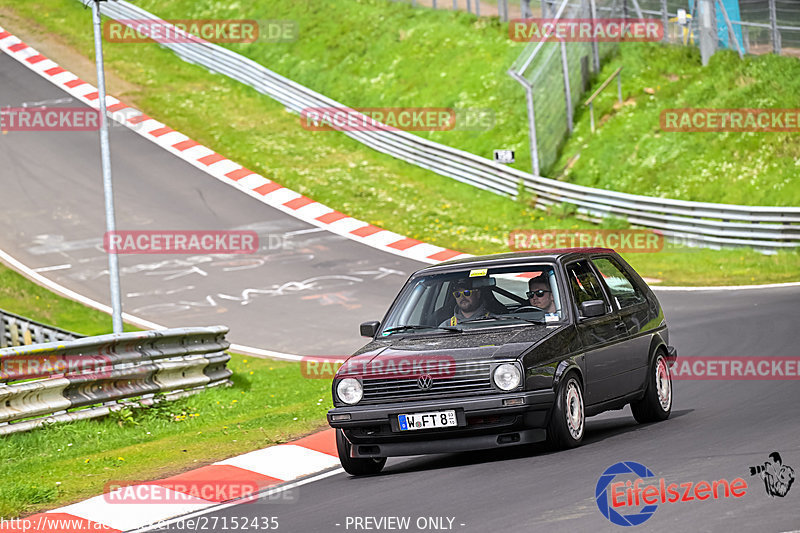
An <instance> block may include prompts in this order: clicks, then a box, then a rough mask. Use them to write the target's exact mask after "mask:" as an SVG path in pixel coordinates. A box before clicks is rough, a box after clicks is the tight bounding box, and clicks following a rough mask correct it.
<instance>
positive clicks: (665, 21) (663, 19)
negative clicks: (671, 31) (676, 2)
mask: <svg viewBox="0 0 800 533" xmlns="http://www.w3.org/2000/svg"><path fill="white" fill-rule="evenodd" d="M668 23H669V13H667V0H661V25H662V26H663V27H664V42H665V43H666V42H669V36H668V35H667V24H668Z"/></svg>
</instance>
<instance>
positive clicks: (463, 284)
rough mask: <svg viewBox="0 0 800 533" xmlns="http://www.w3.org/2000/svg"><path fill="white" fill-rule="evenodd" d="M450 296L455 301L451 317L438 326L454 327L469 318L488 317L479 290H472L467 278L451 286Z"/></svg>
mask: <svg viewBox="0 0 800 533" xmlns="http://www.w3.org/2000/svg"><path fill="white" fill-rule="evenodd" d="M452 294H453V298H455V299H456V307H455V311H454V313H453V316H452V317H450V318H448V319H447V320H445V321H444V322H442V323H441V324H439V325H440V326H455V325H456V324H458V323H459V322H463V321H464V320H467V319H470V318H482V317H485V316H489V311H487V309H486V306H485V305H484V301H483V294H482V293H481V290H480V289H473V288H472V282H471V281H470V280H469V279H468V278H466V279H460V280H458V281H456V282H455V283H454V284H453V289H452Z"/></svg>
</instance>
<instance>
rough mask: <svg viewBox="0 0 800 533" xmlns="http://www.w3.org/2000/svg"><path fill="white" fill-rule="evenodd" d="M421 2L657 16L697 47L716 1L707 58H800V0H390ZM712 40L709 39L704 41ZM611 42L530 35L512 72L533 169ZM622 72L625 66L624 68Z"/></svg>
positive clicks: (523, 11) (492, 9)
mask: <svg viewBox="0 0 800 533" xmlns="http://www.w3.org/2000/svg"><path fill="white" fill-rule="evenodd" d="M392 1H394V2H404V3H408V4H411V5H413V6H416V7H426V8H433V9H458V10H463V11H467V12H470V13H473V14H475V15H478V16H498V17H499V18H500V19H501V20H503V21H508V20H513V19H519V18H540V17H541V18H551V19H553V18H557V19H559V20H563V19H576V18H578V19H588V18H596V19H609V18H648V19H657V20H659V21H660V22H661V25H662V27H663V28H664V38H663V41H664V42H666V43H671V44H682V45H687V46H700V42H701V40H702V39H701V28H700V19H701V17H700V16H699V13H698V11H699V12H700V13H702V12H703V7H702V4H703V3H705V2H707V3H708V5H714V6H715V7H714V9H713V10H712V11H713V14H712V15H711V18H712V23H711V24H712V33H713V28H714V27H715V28H716V39H714V38H713V35H712V37H711V39H712V40H715V41H716V42H714V43H713V44H712V45H711V49H710V51H709V50H708V49H706V50H703V55H704V62H705V61H706V57H707V56H708V55H709V54H713V51H714V50H716V49H719V48H729V49H733V50H736V51H737V52H739V53H740V54H763V53H776V54H782V55H789V56H795V57H800V0H594V1H592V0H497V1H496V2H495V1H493V0H484V1H479V0H392ZM707 42H708V40H706V43H707ZM617 46H618V44H617V43H613V42H599V43H588V42H566V43H559V42H555V41H547V42H541V43H540V42H537V41H533V42H529V43H527V45H526V46H525V48H524V49H523V51H522V53H521V54H520V55H519V57H518V58H517V60H516V61H515V62H514V63H513V64H512V66H511V68H510V70H509V71H508V73H509V74H510V75H511V76H512V77H513V78H514V79H516V80H517V81H518V82H519V83H520V84H521V85H522V86H523V88H524V90H525V96H526V103H527V106H528V122H529V130H530V131H529V136H530V150H531V159H532V166H533V169H532V170H533V173H534V175H541V171H545V172H547V170H548V169H550V168H552V165H553V164H554V163H555V161H556V159H557V158H558V154H559V150H560V148H561V145H562V144H563V143H564V141H565V140H566V137H567V135H568V134H569V133H570V132H571V131H572V125H573V124H572V117H573V113H574V110H575V109H576V108H577V107H578V106H579V105H581V104H582V102H581V101H580V98H581V96H582V95H583V94H584V93H585V91H586V89H587V87H588V83H589V81H590V80H591V79H592V78H593V77H594V76H595V75H596V74H597V72H598V71H599V70H600V65H601V64H602V62H603V60H604V59H605V58H606V57H608V56H610V55H612V54H614V53H615V52H616V49H617ZM623 76H624V73H623Z"/></svg>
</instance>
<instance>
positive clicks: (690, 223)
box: [78, 0, 800, 252]
mask: <svg viewBox="0 0 800 533" xmlns="http://www.w3.org/2000/svg"><path fill="white" fill-rule="evenodd" d="M78 1H80V2H81V3H83V4H85V5H88V2H90V1H91V0H78ZM100 6H101V9H102V13H103V14H104V15H106V16H108V17H111V18H113V19H115V20H119V21H122V22H124V21H125V20H141V19H149V20H153V21H159V20H161V19H159V18H158V17H156V16H155V15H152V14H151V13H149V12H147V11H145V10H143V9H141V8H138V7H136V6H134V5H131V4H129V3H128V2H125V1H124V0H119V1H115V2H102V3H101V4H100ZM165 24H166V23H165ZM162 46H165V47H167V48H169V49H171V50H172V51H173V52H175V53H176V54H177V55H178V56H179V57H180V58H181V59H183V60H185V61H187V62H190V63H194V64H197V65H201V66H203V67H205V68H206V69H208V70H210V71H212V72H216V73H219V74H224V75H226V76H228V77H230V78H232V79H234V80H237V81H239V82H241V83H244V84H246V85H249V86H250V87H253V88H254V89H255V90H257V91H258V92H260V93H263V94H266V95H268V96H270V97H271V98H273V99H275V100H277V101H278V102H280V103H281V104H283V105H284V106H286V108H287V109H289V110H291V111H294V112H296V113H298V114H299V113H300V112H301V110H303V109H305V108H309V107H341V108H344V109H349V107H348V106H345V105H343V104H340V103H339V102H336V101H335V100H332V99H331V98H327V97H326V96H323V95H321V94H319V93H317V92H315V91H312V90H311V89H308V88H307V87H304V86H302V85H300V84H298V83H295V82H293V81H291V80H289V79H287V78H284V77H283V76H281V75H279V74H276V73H275V72H272V71H271V70H269V69H267V68H266V67H264V66H262V65H259V64H258V63H256V62H255V61H253V60H251V59H248V58H246V57H244V56H241V55H239V54H237V53H235V52H233V51H231V50H228V49H226V48H223V47H221V46H218V45H215V44H212V43H207V42H198V43H164V44H162ZM343 133H344V134H345V135H347V136H349V137H351V138H353V139H355V140H357V141H359V142H361V143H363V144H364V145H366V146H369V147H370V148H373V149H374V150H377V151H379V152H382V153H385V154H388V155H391V156H393V157H396V158H398V159H401V160H403V161H406V162H408V163H412V164H414V165H417V166H419V167H422V168H425V169H428V170H431V171H433V172H436V173H437V174H440V175H442V176H447V177H449V178H453V179H455V180H458V181H461V182H464V183H468V184H470V185H473V186H475V187H478V188H481V189H484V190H488V191H491V192H494V193H497V194H501V195H507V196H511V197H514V196H515V195H516V193H517V185H518V184H519V183H520V182H522V183H523V184H524V185H525V186H526V187H527V188H529V189H530V190H531V191H532V192H534V193H535V194H536V203H537V206H539V207H548V206H552V205H555V204H560V203H570V204H574V205H576V206H577V207H578V213H580V214H581V215H583V216H584V217H586V218H588V219H590V220H595V221H597V220H601V219H602V218H604V217H607V216H614V217H619V218H625V219H627V220H628V222H629V223H630V224H632V225H634V226H640V227H646V228H652V229H656V230H660V231H661V232H662V233H663V234H664V235H665V236H667V237H669V238H672V239H673V240H684V241H685V240H688V241H690V243H691V244H692V245H697V246H705V247H710V248H720V247H723V246H750V247H753V248H756V249H758V250H761V251H766V252H772V251H775V250H777V249H782V248H794V247H798V246H800V207H768V206H739V205H728V204H716V203H706V202H690V201H683V200H673V199H667V198H653V197H648V196H641V195H635V194H628V193H620V192H614V191H607V190H603V189H593V188H591V187H584V186H581V185H575V184H570V183H564V182H560V181H557V180H553V179H548V178H543V177H540V176H534V175H531V174H528V173H525V172H522V171H521V170H517V169H513V168H509V167H506V166H504V165H502V164H500V163H495V162H493V161H491V160H489V159H486V158H483V157H479V156H477V155H474V154H471V153H468V152H465V151H463V150H458V149H456V148H452V147H449V146H445V145H442V144H439V143H436V142H433V141H429V140H427V139H422V138H420V137H417V136H415V135H412V134H410V133H408V132H405V131H395V130H392V131H388V130H378V131H346V132H343Z"/></svg>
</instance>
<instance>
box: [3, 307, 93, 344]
mask: <svg viewBox="0 0 800 533" xmlns="http://www.w3.org/2000/svg"><path fill="white" fill-rule="evenodd" d="M80 337H83V335H78V334H77V333H73V332H71V331H67V330H64V329H59V328H55V327H53V326H48V325H47V324H42V323H40V322H35V321H33V320H31V319H29V318H25V317H24V316H20V315H15V314H14V313H9V312H8V311H3V310H2V309H0V349H2V348H8V347H9V346H22V345H24V344H34V343H36V344H42V343H45V342H55V341H63V340H71V339H78V338H80Z"/></svg>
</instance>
